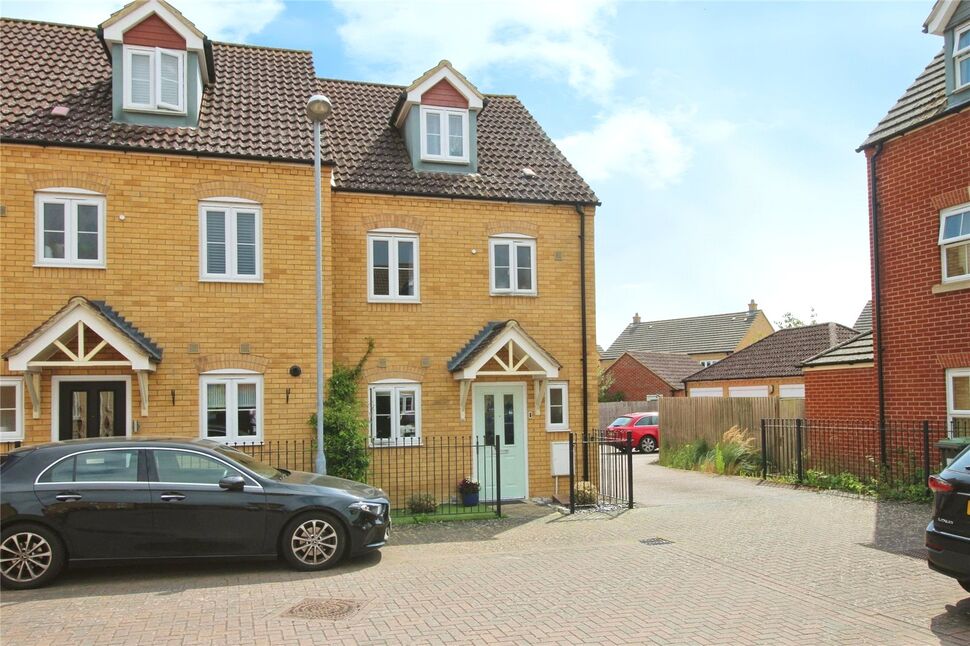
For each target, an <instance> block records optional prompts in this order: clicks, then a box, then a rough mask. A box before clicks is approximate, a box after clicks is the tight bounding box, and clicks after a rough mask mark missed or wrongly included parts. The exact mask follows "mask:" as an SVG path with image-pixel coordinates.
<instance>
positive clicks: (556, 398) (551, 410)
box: [546, 381, 569, 431]
mask: <svg viewBox="0 0 970 646" xmlns="http://www.w3.org/2000/svg"><path fill="white" fill-rule="evenodd" d="M546 430H547V431H568V430H569V385H568V384H567V383H566V382H564V381H562V382H553V383H550V384H549V389H548V391H547V392H546Z"/></svg>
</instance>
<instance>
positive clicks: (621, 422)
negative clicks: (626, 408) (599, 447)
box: [610, 417, 630, 426]
mask: <svg viewBox="0 0 970 646" xmlns="http://www.w3.org/2000/svg"><path fill="white" fill-rule="evenodd" d="M629 424H630V418H629V417H617V418H616V419H615V420H613V421H612V422H610V426H627V425H629Z"/></svg>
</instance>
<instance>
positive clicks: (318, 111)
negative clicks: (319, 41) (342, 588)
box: [306, 94, 333, 475]
mask: <svg viewBox="0 0 970 646" xmlns="http://www.w3.org/2000/svg"><path fill="white" fill-rule="evenodd" d="M332 111H333V105H332V104H331V103H330V99H328V98H327V97H325V96H323V95H322V94H314V95H313V96H311V97H310V99H309V100H308V101H307V103H306V114H307V116H308V117H309V118H310V121H312V122H313V188H314V190H315V192H316V208H317V211H316V225H317V261H316V266H317V456H316V472H317V473H320V474H323V475H326V473H327V456H326V455H325V454H324V452H323V391H324V387H325V384H324V381H323V196H322V195H321V193H322V188H321V181H320V124H321V123H323V120H324V119H326V118H327V117H329V116H330V113H331V112H332Z"/></svg>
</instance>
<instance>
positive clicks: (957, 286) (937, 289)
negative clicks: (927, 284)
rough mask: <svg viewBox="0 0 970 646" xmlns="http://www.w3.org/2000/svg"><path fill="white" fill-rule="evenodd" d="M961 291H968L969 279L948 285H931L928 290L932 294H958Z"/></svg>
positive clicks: (969, 286)
mask: <svg viewBox="0 0 970 646" xmlns="http://www.w3.org/2000/svg"><path fill="white" fill-rule="evenodd" d="M961 289H970V278H967V279H965V280H954V281H952V282H949V283H940V284H939V285H933V287H932V288H931V289H930V291H931V292H933V293H934V294H946V293H948V292H958V291H960V290H961Z"/></svg>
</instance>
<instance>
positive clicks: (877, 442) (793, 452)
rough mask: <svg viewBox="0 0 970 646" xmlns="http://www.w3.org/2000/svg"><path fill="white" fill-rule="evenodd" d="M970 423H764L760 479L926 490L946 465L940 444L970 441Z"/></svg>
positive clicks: (801, 421)
mask: <svg viewBox="0 0 970 646" xmlns="http://www.w3.org/2000/svg"><path fill="white" fill-rule="evenodd" d="M967 422H968V420H959V419H958V420H952V421H951V422H949V423H946V422H930V421H892V422H886V423H884V424H882V425H880V424H878V423H877V422H872V421H866V420H811V419H764V420H762V421H761V446H762V450H761V475H762V478H765V479H767V478H769V477H777V478H782V479H788V480H792V481H794V482H798V483H805V482H807V483H808V484H812V483H813V480H817V479H818V478H819V477H828V476H839V475H851V476H853V477H854V478H856V479H858V481H859V482H861V483H872V484H877V485H879V486H886V487H893V486H906V485H921V484H922V485H924V486H925V483H926V478H927V476H928V475H930V474H931V473H935V472H936V471H938V470H939V469H940V468H941V467H942V466H944V465H945V464H946V459H947V457H948V456H947V453H946V450H945V449H942V448H940V447H939V446H938V443H939V442H940V441H941V440H945V439H947V438H953V437H962V436H970V423H967Z"/></svg>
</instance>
